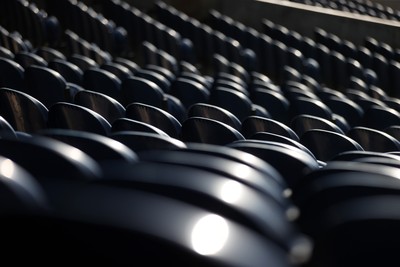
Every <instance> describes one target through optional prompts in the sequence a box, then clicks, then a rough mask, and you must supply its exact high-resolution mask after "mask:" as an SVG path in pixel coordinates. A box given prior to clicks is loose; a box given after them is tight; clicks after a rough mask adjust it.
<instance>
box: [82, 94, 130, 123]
mask: <svg viewBox="0 0 400 267" xmlns="http://www.w3.org/2000/svg"><path fill="white" fill-rule="evenodd" d="M74 103H75V104H77V105H80V106H82V107H86V108H88V109H91V110H93V111H95V112H97V113H98V114H100V115H101V116H103V117H104V118H105V119H106V120H107V121H108V122H109V123H110V124H112V123H113V122H114V121H115V120H116V119H118V118H122V117H125V108H124V107H123V106H122V105H121V104H120V103H119V102H118V101H117V100H115V99H114V98H112V97H109V96H107V95H105V94H102V93H98V92H94V91H89V90H83V91H80V92H78V93H76V95H75V97H74Z"/></svg>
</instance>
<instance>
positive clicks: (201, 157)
mask: <svg viewBox="0 0 400 267" xmlns="http://www.w3.org/2000/svg"><path fill="white" fill-rule="evenodd" d="M240 152H241V151H240ZM243 153H244V152H243ZM246 154H247V153H246ZM139 157H140V159H141V161H143V162H157V163H162V164H168V165H170V166H185V167H190V168H194V169H197V170H203V171H206V172H209V173H212V174H213V175H221V176H223V177H225V178H229V179H232V180H234V181H237V182H239V183H243V184H246V185H247V186H249V187H251V188H253V189H256V190H257V191H258V192H261V193H262V194H263V195H265V196H266V197H267V198H269V199H270V200H272V201H273V202H274V203H275V204H278V205H279V206H281V208H282V209H283V210H286V209H289V208H293V206H292V205H291V203H290V200H289V199H288V198H286V197H285V196H284V195H283V191H284V190H285V189H284V188H283V187H282V185H283V184H284V182H283V180H282V177H280V175H279V174H278V173H277V172H276V170H275V169H273V168H272V167H271V166H269V167H270V168H272V169H268V171H267V173H265V172H260V171H259V170H257V169H253V168H252V167H249V166H248V165H245V164H243V163H240V162H238V161H235V160H233V159H230V158H226V157H224V156H222V157H221V155H217V154H210V153H199V152H197V151H196V150H189V151H187V150H186V149H180V150H179V151H171V150H168V151H166V150H163V151H147V152H141V153H139ZM240 169H242V170H243V172H242V171H238V170H240ZM245 170H246V171H245ZM270 171H271V172H270ZM277 175H278V177H277ZM205 179H206V178H205ZM280 182H283V183H282V184H281V183H280Z"/></svg>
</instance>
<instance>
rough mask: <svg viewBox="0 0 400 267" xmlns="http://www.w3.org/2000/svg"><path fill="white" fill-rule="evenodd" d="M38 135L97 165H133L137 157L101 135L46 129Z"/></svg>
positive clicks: (123, 146) (120, 144)
mask: <svg viewBox="0 0 400 267" xmlns="http://www.w3.org/2000/svg"><path fill="white" fill-rule="evenodd" d="M39 134H40V135H42V136H46V137H49V138H52V139H55V140H58V141H61V142H63V143H66V144H69V145H71V146H74V147H76V148H78V149H80V150H82V151H83V152H84V153H86V154H87V155H89V156H90V157H91V158H93V159H94V160H96V161H97V162H98V163H102V162H106V161H120V162H128V163H133V162H136V161H137V160H138V157H137V155H136V154H135V153H134V152H133V151H132V150H130V149H129V148H128V147H127V146H125V145H123V144H122V143H119V142H117V141H115V140H113V139H111V138H108V137H105V136H102V135H98V134H94V133H89V132H83V131H74V130H64V129H47V130H43V131H40V132H39Z"/></svg>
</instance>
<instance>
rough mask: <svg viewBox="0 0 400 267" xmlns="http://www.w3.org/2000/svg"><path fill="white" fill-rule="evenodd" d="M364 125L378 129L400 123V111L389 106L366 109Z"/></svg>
mask: <svg viewBox="0 0 400 267" xmlns="http://www.w3.org/2000/svg"><path fill="white" fill-rule="evenodd" d="M362 125H363V126H365V127H368V128H372V129H377V130H384V129H386V128H388V127H390V126H394V125H400V113H399V112H398V111H396V110H394V109H390V108H387V107H386V108H383V107H378V106H373V107H370V108H369V109H367V110H366V111H365V113H364V116H363V120H362Z"/></svg>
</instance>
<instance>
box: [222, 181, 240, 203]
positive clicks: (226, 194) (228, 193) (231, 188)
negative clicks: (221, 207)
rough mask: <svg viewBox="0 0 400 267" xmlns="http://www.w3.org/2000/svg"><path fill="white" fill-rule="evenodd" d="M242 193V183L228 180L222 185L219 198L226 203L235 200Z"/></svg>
mask: <svg viewBox="0 0 400 267" xmlns="http://www.w3.org/2000/svg"><path fill="white" fill-rule="evenodd" d="M242 193H243V185H241V184H240V183H238V182H236V181H228V182H226V183H224V184H223V185H222V188H221V198H222V200H223V201H225V202H228V203H235V202H237V201H238V200H239V199H240V198H241V196H242Z"/></svg>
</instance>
